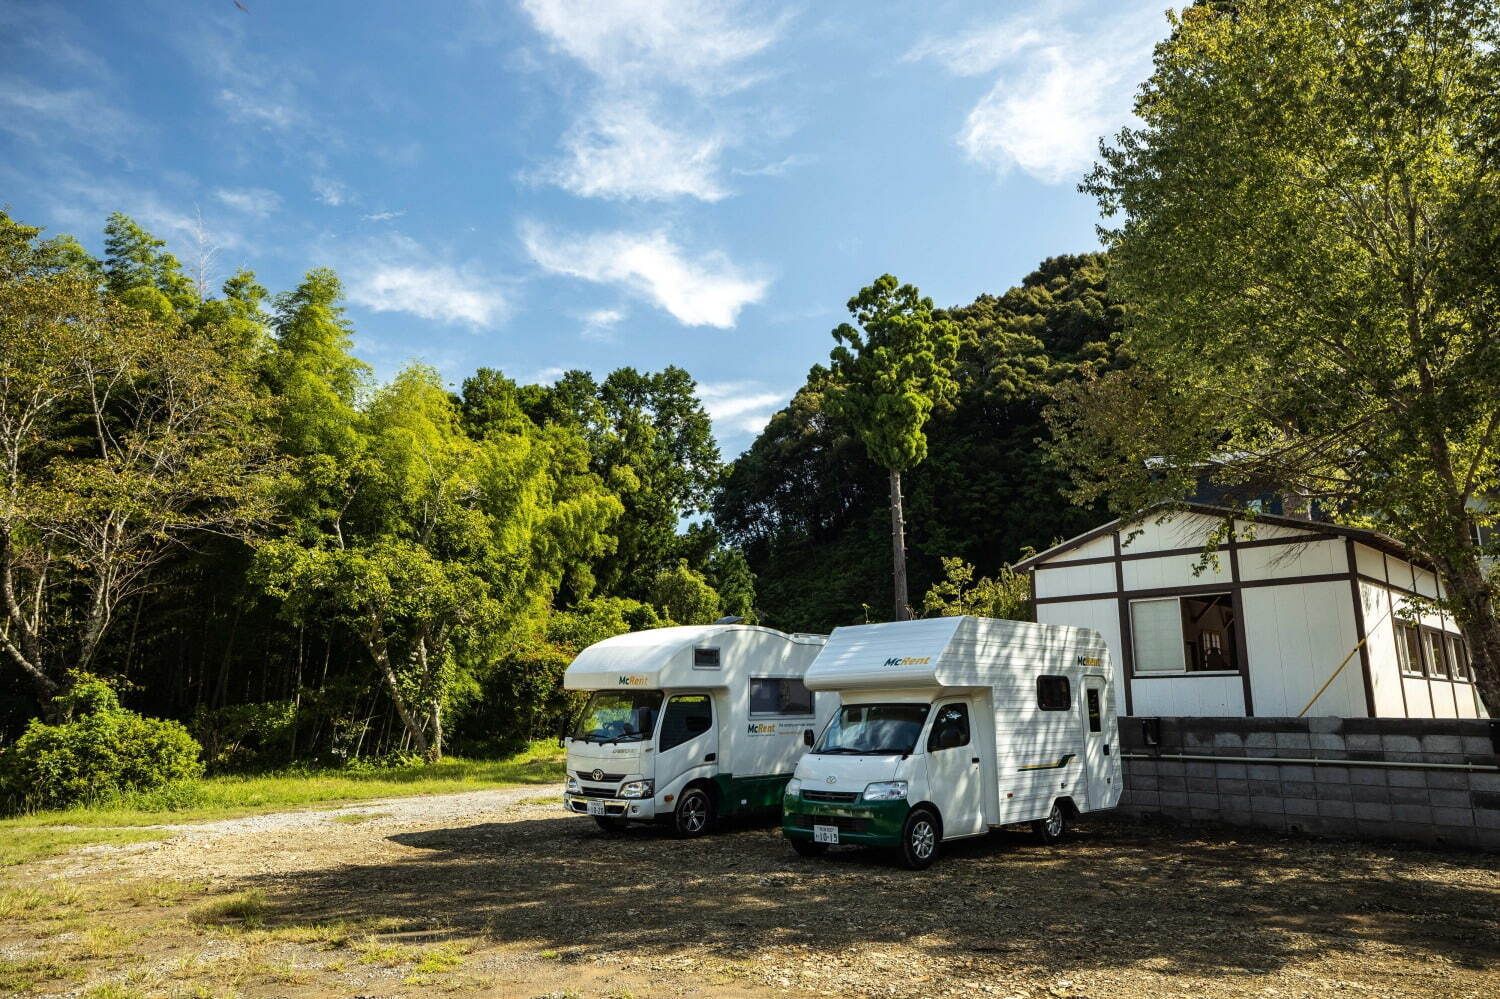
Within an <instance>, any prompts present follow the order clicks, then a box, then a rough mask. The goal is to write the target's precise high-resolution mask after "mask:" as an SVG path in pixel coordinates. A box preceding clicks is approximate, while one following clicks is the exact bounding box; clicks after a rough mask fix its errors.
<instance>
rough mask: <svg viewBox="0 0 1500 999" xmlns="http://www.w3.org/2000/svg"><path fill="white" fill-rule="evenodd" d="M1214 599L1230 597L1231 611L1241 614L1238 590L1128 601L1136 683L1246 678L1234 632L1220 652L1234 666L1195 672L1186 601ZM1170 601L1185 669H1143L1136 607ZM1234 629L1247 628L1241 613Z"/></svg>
mask: <svg viewBox="0 0 1500 999" xmlns="http://www.w3.org/2000/svg"><path fill="white" fill-rule="evenodd" d="M1213 597H1228V598H1229V601H1230V607H1232V608H1234V609H1235V610H1236V611H1238V609H1239V607H1238V604H1237V603H1236V602H1235V590H1234V589H1233V588H1230V589H1226V590H1222V591H1216V592H1213V593H1187V594H1178V595H1177V596H1166V597H1135V598H1133V599H1130V600H1127V601H1126V616H1127V618H1128V619H1129V622H1130V676H1131V678H1132V679H1134V678H1136V677H1141V678H1151V677H1160V676H1177V677H1194V676H1243V675H1244V674H1245V669H1246V666H1245V664H1244V663H1242V662H1240V649H1239V643H1238V642H1236V641H1235V632H1233V631H1231V632H1230V633H1228V634H1225V635H1224V636H1223V648H1222V649H1221V650H1220V651H1221V654H1223V655H1224V656H1225V657H1226V658H1228V659H1231V660H1233V663H1234V665H1232V666H1229V667H1226V668H1225V669H1193V668H1192V663H1191V659H1190V657H1189V655H1188V649H1187V646H1188V645H1189V644H1190V643H1189V642H1188V637H1187V629H1186V624H1187V622H1186V621H1184V620H1183V610H1182V602H1183V600H1185V599H1206V598H1213ZM1168 601H1172V602H1173V603H1175V604H1176V605H1177V630H1178V635H1179V638H1178V647H1179V648H1180V649H1181V650H1182V665H1181V666H1177V667H1172V668H1168V669H1142V668H1141V656H1140V655H1139V651H1140V650H1139V649H1138V648H1137V646H1136V634H1137V633H1136V626H1135V607H1136V605H1137V604H1154V603H1166V602H1168ZM1234 627H1235V628H1236V629H1239V628H1243V627H1244V624H1243V623H1242V622H1241V621H1240V616H1239V614H1238V613H1236V614H1235V620H1234ZM1193 644H1195V645H1196V643H1193Z"/></svg>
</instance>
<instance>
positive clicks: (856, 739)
mask: <svg viewBox="0 0 1500 999" xmlns="http://www.w3.org/2000/svg"><path fill="white" fill-rule="evenodd" d="M928 707H929V705H926V704H845V705H844V706H843V707H842V708H840V709H839V713H838V714H836V715H834V716H833V721H831V722H829V723H828V727H827V728H825V729H824V730H823V738H822V739H820V740H818V748H817V749H815V750H813V752H815V753H847V754H851V755H853V754H861V753H864V754H870V755H877V754H878V755H885V754H893V755H901V756H908V755H910V754H911V751H912V750H913V749H915V748H916V745H917V737H918V736H919V735H921V734H922V723H923V722H924V721H926V720H927V709H928Z"/></svg>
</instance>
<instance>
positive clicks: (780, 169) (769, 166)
mask: <svg viewBox="0 0 1500 999" xmlns="http://www.w3.org/2000/svg"><path fill="white" fill-rule="evenodd" d="M817 161H818V158H817V157H816V156H810V155H807V154H804V153H792V154H791V155H790V156H784V157H782V158H781V159H779V160H777V161H776V162H774V163H766V164H764V165H763V166H758V167H735V168H734V170H732V171H731V172H732V173H734V174H735V175H736V176H739V177H782V176H785V175H786V173H787V172H788V171H790V170H795V169H796V168H797V167H800V166H807V165H808V164H809V163H816V162H817Z"/></svg>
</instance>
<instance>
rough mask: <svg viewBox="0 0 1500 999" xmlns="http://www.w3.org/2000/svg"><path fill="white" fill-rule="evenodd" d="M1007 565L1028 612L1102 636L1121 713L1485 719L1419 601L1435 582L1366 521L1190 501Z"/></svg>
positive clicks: (1460, 653) (1444, 630)
mask: <svg viewBox="0 0 1500 999" xmlns="http://www.w3.org/2000/svg"><path fill="white" fill-rule="evenodd" d="M1231 522H1232V525H1233V530H1232V531H1230V532H1229V533H1228V535H1227V537H1226V538H1225V540H1224V541H1223V542H1222V543H1221V544H1219V545H1218V547H1217V551H1216V555H1215V557H1214V558H1212V559H1210V560H1207V561H1206V560H1205V556H1204V552H1205V548H1206V547H1207V545H1208V543H1209V540H1210V538H1211V536H1212V535H1213V534H1214V532H1215V531H1218V532H1219V533H1220V534H1223V533H1224V530H1225V527H1226V525H1228V524H1230V523H1231ZM1016 568H1017V569H1018V570H1029V571H1030V573H1031V584H1032V593H1033V596H1034V598H1035V601H1036V618H1037V620H1038V621H1039V622H1042V623H1044V624H1069V625H1076V626H1081V627H1087V628H1096V629H1098V631H1099V632H1100V633H1101V634H1103V635H1104V637H1105V640H1106V642H1108V644H1109V647H1110V651H1111V652H1112V653H1113V654H1114V657H1115V661H1116V662H1118V663H1119V664H1120V670H1121V675H1122V678H1123V682H1122V684H1121V686H1122V687H1123V690H1124V697H1125V709H1126V710H1125V713H1126V714H1130V715H1190V716H1225V715H1234V716H1243V715H1261V716H1278V715H1279V716H1288V715H1298V714H1301V713H1304V712H1305V713H1306V714H1309V715H1335V716H1339V717H1374V716H1379V717H1395V718H1454V717H1457V718H1476V717H1480V718H1482V717H1486V712H1485V711H1484V708H1483V706H1482V704H1481V702H1480V700H1479V696H1478V692H1477V690H1476V689H1475V685H1474V682H1473V673H1472V669H1471V667H1470V663H1469V656H1468V649H1467V646H1466V645H1465V644H1464V640H1463V636H1462V635H1461V634H1460V632H1459V630H1458V627H1457V625H1455V624H1454V622H1453V619H1452V617H1451V616H1449V615H1447V614H1444V613H1442V612H1440V611H1439V610H1437V609H1436V608H1435V607H1433V606H1432V605H1431V604H1430V603H1424V602H1423V601H1422V599H1421V598H1423V597H1428V598H1431V597H1437V596H1441V595H1443V589H1442V582H1441V581H1440V580H1439V579H1438V577H1437V574H1436V573H1435V572H1434V571H1433V569H1432V568H1431V566H1430V565H1429V564H1428V563H1427V562H1426V560H1425V559H1423V558H1422V557H1421V556H1420V555H1417V554H1414V553H1413V552H1411V551H1410V550H1408V549H1407V548H1406V547H1404V546H1403V545H1401V544H1400V543H1399V542H1397V541H1395V540H1394V539H1392V538H1389V537H1386V536H1385V535H1383V534H1379V533H1377V532H1375V531H1367V530H1362V529H1359V528H1352V527H1341V526H1339V525H1336V524H1328V523H1324V522H1321V521H1309V520H1297V519H1292V518H1287V517H1274V516H1267V515H1258V516H1257V517H1256V518H1255V519H1254V520H1253V521H1250V520H1245V519H1239V518H1237V517H1236V515H1235V513H1234V512H1233V511H1231V510H1228V509H1224V508H1221V507H1215V506H1206V505H1201V504H1187V505H1186V506H1184V507H1176V508H1172V509H1171V510H1170V511H1167V510H1166V509H1165V508H1160V509H1155V510H1150V511H1147V512H1145V513H1143V514H1140V515H1138V516H1137V517H1134V518H1131V519H1128V520H1116V521H1112V522H1110V523H1108V524H1105V525H1103V526H1102V527H1099V528H1096V529H1094V530H1092V531H1089V532H1088V533H1087V534H1080V535H1079V536H1078V537H1076V538H1073V539H1071V540H1069V541H1065V542H1063V543H1062V544H1059V545H1056V546H1055V547H1053V548H1049V549H1048V550H1046V551H1044V552H1042V553H1040V554H1038V555H1035V556H1033V557H1031V558H1029V559H1026V560H1025V561H1023V562H1020V563H1018V564H1017V566H1016ZM1341 666H1342V669H1341V668H1340V667H1341ZM1325 684H1327V686H1326V688H1325V687H1324V685H1325ZM1320 689H1321V690H1322V693H1321V694H1320V693H1319V690H1320Z"/></svg>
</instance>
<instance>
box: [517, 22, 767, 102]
mask: <svg viewBox="0 0 1500 999" xmlns="http://www.w3.org/2000/svg"><path fill="white" fill-rule="evenodd" d="M521 6H522V7H523V8H524V9H525V10H526V13H528V14H530V15H531V20H532V22H533V23H534V24H535V25H536V28H537V30H538V31H540V32H541V33H542V34H543V35H545V36H546V37H547V39H548V40H549V41H550V42H551V43H552V45H553V47H554V48H557V49H559V50H561V51H563V52H565V53H567V54H568V55H570V56H572V57H573V58H574V59H576V60H578V61H579V62H580V63H582V64H583V65H584V66H586V67H587V68H588V69H589V71H590V72H592V73H594V74H595V75H596V76H599V77H600V78H601V79H604V80H606V81H608V82H614V83H624V84H627V85H630V86H634V85H636V84H638V83H639V82H640V81H641V80H643V79H648V78H649V79H655V80H662V81H666V82H670V83H675V84H678V85H681V86H684V87H688V88H691V89H694V90H721V89H725V88H732V87H735V86H739V85H741V84H743V83H744V82H747V81H746V79H745V78H744V77H741V76H736V75H733V74H729V73H727V72H726V70H727V69H728V67H731V66H733V65H734V64H735V63H738V62H741V61H743V60H745V59H748V58H749V57H750V56H753V55H755V54H756V53H758V52H761V51H762V50H764V49H765V48H766V47H767V46H769V45H770V44H771V43H772V42H773V41H775V40H776V38H777V36H778V35H779V34H780V33H781V29H782V27H783V25H784V20H785V19H777V20H775V21H772V22H769V23H764V22H760V23H758V22H757V16H758V14H759V11H758V10H757V9H756V8H754V7H748V8H747V7H744V6H742V5H741V4H738V3H732V2H725V0H611V2H609V3H599V2H598V0H522V4H521Z"/></svg>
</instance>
